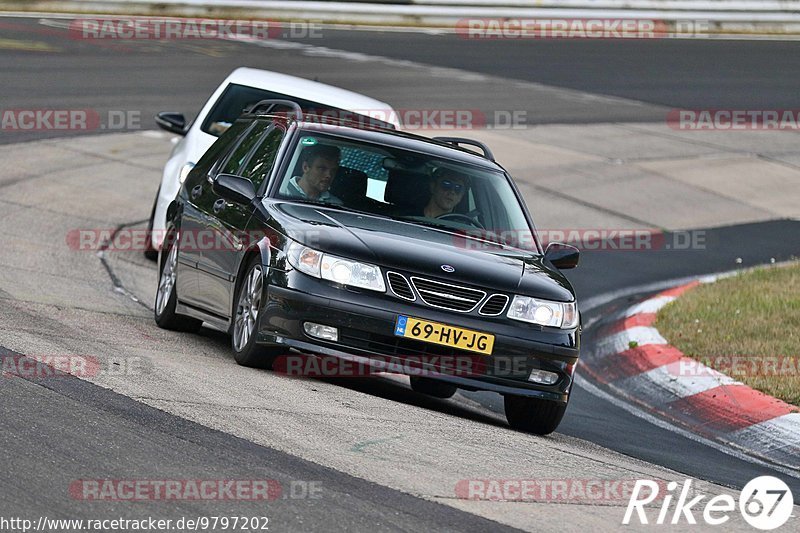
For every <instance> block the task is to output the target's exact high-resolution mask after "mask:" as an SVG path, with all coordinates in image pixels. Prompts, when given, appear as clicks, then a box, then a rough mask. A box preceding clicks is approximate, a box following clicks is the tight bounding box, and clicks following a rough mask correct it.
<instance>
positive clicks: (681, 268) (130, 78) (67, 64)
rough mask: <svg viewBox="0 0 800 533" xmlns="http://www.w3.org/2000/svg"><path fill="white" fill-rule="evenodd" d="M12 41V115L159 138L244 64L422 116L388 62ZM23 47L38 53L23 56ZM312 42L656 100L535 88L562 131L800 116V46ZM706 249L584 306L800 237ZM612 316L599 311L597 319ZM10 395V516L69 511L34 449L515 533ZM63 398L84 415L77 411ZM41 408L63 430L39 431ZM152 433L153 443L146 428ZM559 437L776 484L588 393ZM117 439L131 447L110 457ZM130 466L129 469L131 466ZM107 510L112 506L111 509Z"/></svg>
mask: <svg viewBox="0 0 800 533" xmlns="http://www.w3.org/2000/svg"><path fill="white" fill-rule="evenodd" d="M0 31H2V36H3V39H4V41H2V43H3V44H2V46H0V71H2V72H3V76H2V80H0V89H2V94H3V105H2V107H3V108H4V109H20V108H61V109H84V108H91V109H95V110H97V111H98V112H99V113H100V114H101V116H102V115H103V114H104V113H106V112H107V111H108V110H133V111H136V112H137V113H139V114H140V115H141V117H142V123H143V127H145V128H149V127H150V117H151V116H152V115H153V114H154V113H155V112H157V111H161V110H168V109H169V110H180V111H186V112H187V113H189V114H190V112H191V111H192V110H195V109H197V108H199V106H200V105H201V104H202V103H203V102H204V101H205V99H206V98H207V96H208V94H209V93H210V92H211V91H212V90H213V88H215V87H216V85H217V84H218V83H219V81H220V79H221V78H222V77H224V76H225V75H226V74H227V73H228V72H229V71H230V70H231V69H232V68H233V67H235V66H240V65H247V66H254V67H261V68H268V69H269V68H272V69H275V70H279V71H284V72H288V73H292V74H296V75H301V76H305V77H312V78H313V77H316V78H318V79H320V81H328V82H331V83H335V84H337V85H340V86H344V87H347V88H350V89H353V90H359V91H362V92H364V93H366V94H370V95H372V96H376V97H378V98H382V99H385V100H387V101H390V102H392V103H393V104H394V105H395V106H396V107H411V106H414V105H417V106H419V105H420V104H419V103H418V95H417V94H412V93H411V92H410V91H407V90H403V91H400V90H394V89H393V88H392V83H391V65H389V66H387V67H386V68H383V69H380V70H370V68H364V69H357V68H353V67H352V65H351V64H348V65H347V68H348V69H350V70H348V71H347V72H342V66H341V65H340V64H338V63H337V59H336V58H325V59H326V62H324V63H323V62H322V61H321V60H314V59H313V58H312V59H310V60H306V59H304V58H303V57H298V55H297V54H296V50H295V49H287V50H286V51H280V49H277V48H275V49H270V50H271V51H270V53H267V51H263V50H259V49H258V48H255V47H252V46H249V45H248V46H246V45H242V44H239V43H233V42H219V43H218V42H214V43H203V42H198V43H184V42H179V43H157V42H146V43H133V44H129V43H92V42H82V41H77V40H72V39H68V38H65V37H64V35H63V30H59V29H58V28H56V27H52V26H43V25H40V24H38V23H37V22H36V20H28V19H16V18H14V19H11V18H2V19H0ZM8 41H13V42H16V43H23V44H22V45H19V44H18V45H10V44H8ZM313 44H314V46H325V47H329V48H331V49H338V50H347V51H351V52H364V53H369V54H376V55H382V56H386V57H394V58H396V59H402V60H411V61H415V62H420V63H426V64H432V65H436V66H440V67H445V68H458V69H463V70H470V71H477V72H481V73H483V74H485V75H488V76H496V77H498V78H507V79H515V80H522V81H528V82H535V83H541V84H548V85H552V86H557V87H565V88H569V89H574V90H579V91H585V92H588V93H596V94H601V95H607V96H613V97H623V98H628V99H633V100H636V101H638V102H644V104H642V105H635V106H628V105H627V104H626V105H621V106H620V107H615V105H614V104H613V100H609V101H608V102H606V103H608V105H604V104H600V105H591V106H586V107H585V108H582V109H581V112H580V113H577V114H576V113H575V110H574V109H572V108H568V107H566V106H565V104H564V102H561V101H559V100H558V99H554V100H552V101H550V100H548V98H549V95H550V94H551V93H550V92H548V91H547V90H543V91H542V92H541V93H535V91H534V92H533V93H532V94H531V100H530V102H531V103H530V105H531V110H532V111H534V112H537V113H539V112H542V110H543V109H546V110H547V112H548V113H550V114H549V115H546V116H545V115H542V116H543V120H542V121H543V122H548V121H553V122H559V121H560V120H558V116H568V117H569V119H568V120H565V121H572V122H607V121H615V120H625V121H652V120H663V117H664V109H668V108H671V107H714V108H726V107H728V108H729V107H745V108H754V107H769V108H797V107H800V105H798V103H800V95H798V94H797V92H796V87H797V82H798V81H800V80H798V78H799V77H800V69H798V68H797V67H798V66H800V54H798V53H797V51H798V48H800V43H782V42H757V43H753V42H748V43H739V42H725V43H722V42H712V41H629V42H616V41H568V42H557V43H554V42H540V41H537V42H530V41H509V42H490V43H478V42H468V41H464V40H461V39H458V38H457V37H455V36H430V35H418V34H408V33H386V34H381V33H373V32H344V31H327V30H326V32H325V38H324V40H323V42H319V41H313ZM320 65H323V66H320ZM387 78H388V80H389V81H388V82H387V81H386V80H387ZM428 84H430V85H431V86H434V85H435V83H432V82H431V81H430V80H420V85H421V87H422V88H423V90H425V91H426V92H425V95H426V97H427V95H429V94H430V92H427V89H424V88H425V87H427V85H428ZM435 96H437V97H441V98H448V99H455V101H459V100H458V99H459V98H460V97H461V98H463V99H464V100H468V99H469V102H470V103H473V102H476V101H483V102H486V101H487V100H488V99H489V98H490V97H491V96H492V95H488V94H483V95H459V94H447V95H435ZM429 101H430V102H431V103H430V104H427V105H430V106H432V107H433V106H435V105H439V102H440V101H441V100H437V99H436V98H435V97H431V98H430V99H429ZM473 105H475V104H473ZM487 105H489V106H491V105H496V106H497V107H495V108H494V109H515V108H518V107H519V106H520V103H519V101H516V100H515V101H511V100H509V101H503V100H502V97H498V99H496V100H495V103H494V104H487ZM454 107H455V106H454ZM488 109H491V107H488ZM73 134H74V133H73ZM62 135H64V132H3V133H2V135H0V143H4V144H5V143H12V142H20V141H25V140H35V139H41V138H45V137H49V136H62ZM146 214H147V213H143V217H144V216H146ZM707 243H708V246H707V249H706V250H704V251H693V252H689V251H687V252H678V253H676V252H674V251H673V252H670V253H667V251H666V250H665V251H664V253H663V255H660V256H659V255H658V254H655V255H654V254H653V253H652V252H649V253H647V254H642V253H637V252H623V253H612V252H607V253H596V254H585V255H584V258H583V263H582V265H581V267H580V268H579V269H578V270H576V271H574V272H573V273H571V274H570V276H569V277H570V279H571V280H572V281H573V283H574V284H575V287H576V289H577V291H578V294H579V297H581V298H583V299H584V300H585V299H587V298H591V297H592V296H596V295H599V294H606V293H609V292H614V291H620V290H623V289H626V288H629V287H634V286H638V285H645V284H649V283H653V282H659V281H663V280H667V279H673V278H680V277H684V276H690V275H697V274H706V273H713V272H720V271H726V270H730V269H733V268H738V267H745V266H751V265H755V264H763V263H768V262H770V260H772V259H774V260H779V261H780V260H783V259H788V258H789V256H791V255H793V254H794V255H796V254H797V251H798V250H800V223H798V222H792V221H776V222H771V223H764V224H751V225H743V226H736V227H730V228H721V229H714V230H708V232H707ZM737 259H740V261H738V262H737ZM624 301H625V297H620V298H616V299H612V300H611V301H610V302H609V303H608V305H610V306H611V307H614V306H617V305H621V303H623V302H624ZM604 309H605V308H604ZM604 309H596V310H595V311H594V313H598V312H602V311H603V310H604ZM592 316H593V313H592V312H590V313H588V314H587V316H586V319H587V320H591V319H592ZM590 338H591V337H590V335H589V336H588V339H590ZM588 339H587V340H588ZM0 383H2V387H3V391H2V392H3V398H4V402H3V403H4V405H5V406H6V409H5V413H6V415H4V420H3V426H4V431H3V432H2V433H0V435H2V437H0V438H1V439H2V444H3V449H4V450H6V453H11V454H15V455H16V456H17V457H18V458H25V457H27V458H26V459H25V461H24V462H23V463H22V464H24V465H25V467H24V469H23V470H22V471H20V472H14V471H6V472H5V473H4V479H3V481H4V483H5V486H6V487H13V488H14V490H10V491H4V492H7V493H11V494H13V497H10V498H6V499H4V502H3V503H2V504H0V512H2V514H4V515H10V514H17V515H18V514H21V513H20V511H29V512H31V513H34V512H35V513H37V514H38V513H41V512H42V511H44V510H46V509H48V508H52V509H60V510H62V511H63V510H65V509H64V505H65V504H64V501H63V497H61V495H58V496H57V495H55V494H51V492H50V491H51V490H52V487H53V486H54V485H55V483H54V481H53V475H54V473H53V472H54V471H53V469H52V468H47V467H46V466H47V465H45V464H44V463H43V462H42V460H41V454H38V456H37V454H32V453H31V452H30V450H37V449H38V450H46V452H47V454H48V457H51V458H53V457H57V458H58V459H59V460H60V462H61V464H62V466H61V468H60V470H59V471H58V474H57V475H59V476H62V477H63V479H64V480H72V479H75V478H77V477H80V471H81V469H80V468H79V467H80V465H81V462H82V461H96V462H97V464H98V465H103V467H102V468H101V469H102V470H104V471H107V472H109V475H108V477H114V475H113V471H114V469H115V468H117V469H119V470H120V471H122V470H124V471H125V472H126V473H125V475H127V476H131V475H132V474H131V473H130V472H131V471H134V472H135V471H136V470H137V469H139V470H141V471H146V472H154V471H161V469H162V468H163V469H164V470H165V471H169V469H170V468H171V465H175V464H178V463H180V462H181V461H183V460H184V458H191V459H190V462H191V464H197V465H203V474H204V475H205V476H206V477H209V478H211V477H214V478H225V477H226V476H227V477H231V478H235V477H244V476H245V475H247V476H248V477H269V478H275V479H282V477H287V476H288V475H289V474H291V475H292V476H293V477H296V478H301V479H323V480H330V482H329V483H326V487H332V486H333V487H337V491H336V492H335V494H334V495H333V499H332V501H330V502H327V501H326V505H324V506H321V505H316V506H315V505H312V504H310V503H308V502H303V503H299V504H298V502H291V501H288V502H281V501H278V502H277V505H285V508H279V509H280V512H274V513H273V512H271V513H270V514H275V515H279V516H281V519H282V521H284V522H285V523H286V524H290V525H293V526H294V527H295V528H297V529H321V528H323V527H325V526H326V525H330V524H336V526H337V527H341V528H342V529H346V528H351V529H359V530H360V529H365V528H370V529H371V528H376V529H382V528H386V529H390V528H391V529H395V528H399V529H406V530H407V529H414V530H419V529H421V528H425V529H432V530H438V529H460V530H470V529H475V530H486V529H487V528H488V529H494V530H499V527H500V526H499V524H496V523H484V522H481V519H477V518H475V517H474V516H472V515H470V514H467V513H463V512H460V511H456V510H453V509H452V508H449V507H445V506H441V505H438V504H434V503H430V502H426V501H424V500H422V499H419V498H415V497H413V496H409V495H405V494H402V493H400V492H398V491H393V490H391V489H387V488H385V487H381V486H379V485H376V484H373V483H369V482H366V481H363V480H360V479H356V478H352V477H349V476H346V475H343V474H341V473H339V472H335V471H333V470H329V469H326V468H325V467H322V466H319V465H316V464H311V463H307V462H304V461H303V460H300V459H297V458H296V457H293V456H291V455H289V454H286V453H282V452H277V451H275V450H270V449H268V448H264V447H262V446H256V445H254V444H251V443H248V442H247V441H244V440H241V439H237V438H235V437H231V436H230V435H226V434H223V433H219V432H216V431H213V430H210V429H208V428H205V427H203V426H199V425H197V424H193V423H191V422H187V421H185V420H182V419H180V418H177V417H173V416H171V415H167V414H165V413H163V412H161V411H158V410H155V409H152V408H149V407H146V406H143V405H142V404H140V403H137V402H135V401H133V400H130V399H127V398H125V397H122V396H120V395H117V394H114V393H112V392H109V391H106V390H104V389H101V388H99V387H95V386H93V385H91V384H88V383H85V382H82V381H80V380H77V379H75V380H71V379H68V380H54V382H53V383H52V384H44V387H37V386H33V385H32V384H30V383H28V382H25V381H19V380H0ZM397 397H398V398H402V395H400V394H398V396H397ZM65 398H67V399H68V400H67V401H68V402H69V409H66V408H65V404H64V403H63V402H64V401H65ZM409 401H411V400H409ZM487 405H489V406H491V400H487ZM44 409H48V410H51V411H52V412H54V413H59V416H57V417H56V416H53V417H48V418H46V419H44V418H41V412H42V410H44ZM148 427H149V428H152V432H150V430H147V429H143V428H148ZM76 428H80V430H76ZM559 433H563V434H566V435H570V436H574V437H578V438H581V439H586V440H589V441H592V442H594V443H597V444H599V445H602V446H605V447H608V448H611V449H613V450H617V451H620V452H622V453H624V454H627V455H631V456H633V457H637V458H640V459H643V460H646V461H649V462H652V463H655V464H659V465H663V466H666V467H669V468H672V469H675V470H677V471H680V472H684V473H687V474H689V475H692V476H695V477H698V478H701V479H706V480H710V481H714V482H717V483H720V484H724V485H728V486H732V487H741V486H742V485H743V484H744V483H745V482H746V481H748V480H749V479H752V478H753V477H755V476H756V475H761V474H764V473H767V472H769V470H768V469H765V468H763V467H759V466H756V465H753V464H752V463H749V462H745V461H741V460H738V459H735V458H733V457H731V456H729V455H726V454H723V453H721V452H719V451H716V450H714V449H712V448H709V447H707V446H704V445H702V444H699V443H697V442H694V441H692V440H689V439H686V438H684V437H681V436H679V435H677V434H675V433H672V432H670V431H667V430H664V429H660V428H657V427H655V426H653V425H650V424H648V423H646V422H644V421H643V420H642V419H640V418H638V417H636V416H634V415H632V414H630V413H628V412H626V411H625V410H623V409H621V408H619V407H616V406H615V405H612V404H611V403H608V402H605V401H602V400H599V399H598V398H596V397H595V396H593V395H591V394H589V393H588V392H587V391H585V390H583V389H581V388H577V389H576V390H575V391H574V393H573V398H572V400H571V403H570V407H569V410H568V414H567V416H566V418H565V420H564V423H563V424H562V426H561V427H560V428H559ZM11 435H14V436H15V437H14V438H12V437H11ZM118 442H130V443H131V445H130V446H126V447H119V446H117V445H114V446H110V445H109V443H118ZM121 458H123V459H124V461H123V464H124V465H125V466H120V464H121V463H120V459H121ZM49 462H50V461H49V460H48V463H49ZM254 463H258V464H262V465H263V466H262V467H261V468H263V471H259V472H257V475H255V476H254V475H253V472H252V471H251V468H252V464H254ZM127 467H130V468H127ZM209 469H211V470H209ZM121 476H122V474H120V477H121ZM782 477H783V478H784V479H785V480H786V481H787V482H789V483H790V486H791V487H792V489H793V490H794V492H795V494H798V493H800V485H799V484H798V482H797V480H796V479H795V480H792V479H787V478H786V477H785V476H782ZM328 503H331V504H332V505H327V504H328ZM188 507H189V508H184V507H180V508H179V509H177V510H175V511H176V513H175V514H179V515H185V514H187V513H188V512H189V511H192V512H194V511H195V510H194V509H191V508H190V507H191V506H188ZM335 509H340V510H341V513H339V512H338V511H335ZM222 510H230V511H231V512H232V514H234V513H235V512H237V511H241V510H242V509H241V508H240V507H236V506H235V505H232V506H231V507H230V508H229V509H222ZM106 511H108V508H106V509H105V511H103V512H106ZM178 511H179V512H178ZM252 511H253V510H252V508H248V509H247V513H248V514H253V512H252ZM197 514H203V513H200V512H198V513H197ZM362 516H370V517H371V521H370V523H364V522H361V518H360V517H362Z"/></svg>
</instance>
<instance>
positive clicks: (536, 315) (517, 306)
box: [506, 296, 578, 329]
mask: <svg viewBox="0 0 800 533" xmlns="http://www.w3.org/2000/svg"><path fill="white" fill-rule="evenodd" d="M506 316H507V317H508V318H512V319H514V320H522V321H523V322H530V323H532V324H539V325H540V326H550V327H554V328H562V329H571V328H574V327H575V326H577V325H578V309H577V308H576V306H575V302H551V301H548V300H539V299H537V298H531V297H530V296H514V301H513V302H511V307H510V308H509V309H508V313H507V314H506Z"/></svg>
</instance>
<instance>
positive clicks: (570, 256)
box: [544, 242, 581, 270]
mask: <svg viewBox="0 0 800 533" xmlns="http://www.w3.org/2000/svg"><path fill="white" fill-rule="evenodd" d="M580 255H581V251H580V250H578V249H577V248H575V247H574V246H571V245H569V244H563V243H560V242H551V243H550V244H548V245H547V249H546V250H545V251H544V258H545V259H546V260H548V261H550V262H551V263H552V264H553V266H554V267H556V268H557V269H559V270H567V269H569V268H575V267H576V266H578V259H579V258H580Z"/></svg>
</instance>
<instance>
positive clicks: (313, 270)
mask: <svg viewBox="0 0 800 533" xmlns="http://www.w3.org/2000/svg"><path fill="white" fill-rule="evenodd" d="M286 258H287V260H288V261H289V264H290V265H292V266H293V267H294V268H296V269H297V270H299V271H300V272H303V273H305V274H308V275H309V276H314V277H315V278H321V279H327V280H329V281H334V282H336V283H341V284H342V285H349V286H351V287H359V288H361V289H369V290H371V291H378V292H386V285H385V284H384V283H383V275H382V274H381V269H380V268H379V267H377V266H375V265H370V264H368V263H360V262H358V261H352V260H350V259H345V258H343V257H338V256H335V255H331V254H327V253H323V252H319V251H317V250H314V249H313V248H309V247H308V246H303V245H302V244H300V243H297V242H292V243H291V244H290V245H289V249H288V254H287V256H286Z"/></svg>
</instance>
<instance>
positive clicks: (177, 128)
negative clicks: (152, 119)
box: [156, 111, 186, 135]
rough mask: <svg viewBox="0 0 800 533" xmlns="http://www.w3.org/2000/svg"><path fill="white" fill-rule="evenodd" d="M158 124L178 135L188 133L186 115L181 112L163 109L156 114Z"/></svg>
mask: <svg viewBox="0 0 800 533" xmlns="http://www.w3.org/2000/svg"><path fill="white" fill-rule="evenodd" d="M156 124H158V127H159V128H161V129H162V130H166V131H168V132H170V133H177V134H178V135H186V117H184V116H183V114H181V113H172V112H170V111H162V112H161V113H159V114H158V115H156Z"/></svg>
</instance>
